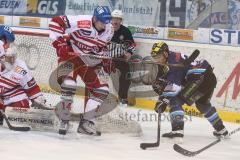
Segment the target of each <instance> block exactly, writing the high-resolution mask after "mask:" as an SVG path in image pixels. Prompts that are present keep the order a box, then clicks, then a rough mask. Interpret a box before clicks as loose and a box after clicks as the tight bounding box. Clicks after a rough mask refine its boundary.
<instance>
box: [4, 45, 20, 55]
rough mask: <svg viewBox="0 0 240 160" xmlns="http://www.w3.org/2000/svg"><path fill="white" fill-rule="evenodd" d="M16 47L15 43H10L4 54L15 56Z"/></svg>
mask: <svg viewBox="0 0 240 160" xmlns="http://www.w3.org/2000/svg"><path fill="white" fill-rule="evenodd" d="M17 51H18V48H17V46H16V45H11V46H10V48H8V49H7V52H6V53H5V56H16V55H17Z"/></svg>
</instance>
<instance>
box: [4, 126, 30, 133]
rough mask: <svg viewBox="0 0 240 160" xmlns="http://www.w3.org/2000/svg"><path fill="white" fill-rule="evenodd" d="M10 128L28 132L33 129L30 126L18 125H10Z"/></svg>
mask: <svg viewBox="0 0 240 160" xmlns="http://www.w3.org/2000/svg"><path fill="white" fill-rule="evenodd" d="M9 129H10V130H13V131H21V132H27V131H30V130H31V128H30V127H16V126H12V127H9Z"/></svg>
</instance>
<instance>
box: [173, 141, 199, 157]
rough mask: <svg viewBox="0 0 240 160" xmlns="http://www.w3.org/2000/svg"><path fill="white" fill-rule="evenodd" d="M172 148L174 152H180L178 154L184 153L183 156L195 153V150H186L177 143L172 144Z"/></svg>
mask: <svg viewBox="0 0 240 160" xmlns="http://www.w3.org/2000/svg"><path fill="white" fill-rule="evenodd" d="M173 149H174V150H175V151H176V152H178V153H180V154H182V155H184V156H188V157H193V156H195V155H196V153H195V152H192V151H188V150H186V149H184V148H182V147H181V146H179V145H178V144H174V145H173Z"/></svg>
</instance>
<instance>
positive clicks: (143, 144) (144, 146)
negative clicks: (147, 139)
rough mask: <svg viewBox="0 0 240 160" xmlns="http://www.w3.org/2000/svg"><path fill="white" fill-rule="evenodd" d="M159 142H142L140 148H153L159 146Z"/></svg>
mask: <svg viewBox="0 0 240 160" xmlns="http://www.w3.org/2000/svg"><path fill="white" fill-rule="evenodd" d="M158 146H159V143H141V144H140V148H141V149H143V150H145V149H147V148H153V147H158Z"/></svg>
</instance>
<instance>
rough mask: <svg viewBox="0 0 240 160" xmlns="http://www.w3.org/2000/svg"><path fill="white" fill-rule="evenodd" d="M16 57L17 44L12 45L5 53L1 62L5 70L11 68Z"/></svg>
mask: <svg viewBox="0 0 240 160" xmlns="http://www.w3.org/2000/svg"><path fill="white" fill-rule="evenodd" d="M16 57H17V46H15V45H12V46H11V47H10V48H8V50H7V52H6V53H5V56H4V59H3V64H4V66H5V68H6V69H7V70H11V69H13V66H14V63H15V60H16Z"/></svg>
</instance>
